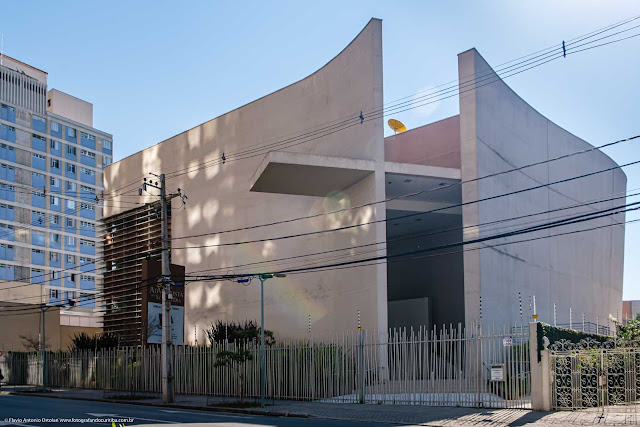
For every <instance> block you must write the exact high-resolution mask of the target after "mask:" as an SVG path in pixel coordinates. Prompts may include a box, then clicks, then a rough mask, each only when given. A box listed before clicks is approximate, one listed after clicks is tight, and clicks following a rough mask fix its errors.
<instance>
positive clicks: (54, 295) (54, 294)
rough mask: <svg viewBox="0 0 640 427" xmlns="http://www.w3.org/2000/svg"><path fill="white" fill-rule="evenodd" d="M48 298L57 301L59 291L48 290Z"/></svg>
mask: <svg viewBox="0 0 640 427" xmlns="http://www.w3.org/2000/svg"><path fill="white" fill-rule="evenodd" d="M49 298H51V299H58V298H60V291H58V290H57V289H49Z"/></svg>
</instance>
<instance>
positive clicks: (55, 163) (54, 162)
mask: <svg viewBox="0 0 640 427" xmlns="http://www.w3.org/2000/svg"><path fill="white" fill-rule="evenodd" d="M51 167H52V168H56V169H60V160H58V159H51Z"/></svg>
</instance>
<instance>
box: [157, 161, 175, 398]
mask: <svg viewBox="0 0 640 427" xmlns="http://www.w3.org/2000/svg"><path fill="white" fill-rule="evenodd" d="M159 178H160V203H161V209H162V401H163V402H164V403H173V370H172V365H173V364H172V352H171V349H172V346H171V338H172V336H171V300H172V296H173V295H172V294H171V265H170V261H169V226H168V220H167V216H168V212H167V187H166V184H165V181H164V174H163V173H162V174H160V177H159Z"/></svg>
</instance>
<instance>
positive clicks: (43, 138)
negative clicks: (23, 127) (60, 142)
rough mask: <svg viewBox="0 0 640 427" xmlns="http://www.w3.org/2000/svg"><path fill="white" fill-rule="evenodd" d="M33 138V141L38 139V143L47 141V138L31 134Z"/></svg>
mask: <svg viewBox="0 0 640 427" xmlns="http://www.w3.org/2000/svg"><path fill="white" fill-rule="evenodd" d="M33 137H34V138H35V139H39V140H40V141H46V140H47V138H45V137H44V136H40V135H36V134H35V133H34V134H33ZM52 142H53V141H52ZM43 150H44V147H43Z"/></svg>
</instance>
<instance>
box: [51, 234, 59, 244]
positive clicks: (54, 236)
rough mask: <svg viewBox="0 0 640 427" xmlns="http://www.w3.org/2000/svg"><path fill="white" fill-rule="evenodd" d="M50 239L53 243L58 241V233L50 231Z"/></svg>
mask: <svg viewBox="0 0 640 427" xmlns="http://www.w3.org/2000/svg"><path fill="white" fill-rule="evenodd" d="M51 241H52V242H53V243H60V235H59V234H55V233H51Z"/></svg>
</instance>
